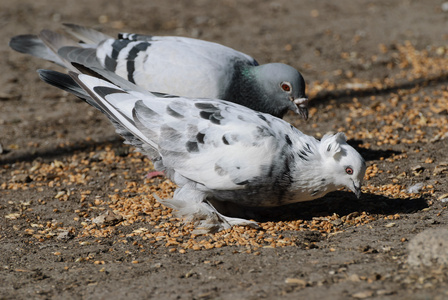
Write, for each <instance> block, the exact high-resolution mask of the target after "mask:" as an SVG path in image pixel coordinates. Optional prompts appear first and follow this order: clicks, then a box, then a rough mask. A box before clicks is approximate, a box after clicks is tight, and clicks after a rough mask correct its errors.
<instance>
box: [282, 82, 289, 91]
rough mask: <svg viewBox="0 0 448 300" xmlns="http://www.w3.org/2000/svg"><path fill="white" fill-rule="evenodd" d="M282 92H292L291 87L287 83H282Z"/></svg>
mask: <svg viewBox="0 0 448 300" xmlns="http://www.w3.org/2000/svg"><path fill="white" fill-rule="evenodd" d="M282 90H284V91H285V92H290V91H291V86H290V85H289V84H287V83H282Z"/></svg>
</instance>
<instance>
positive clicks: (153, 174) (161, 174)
mask: <svg viewBox="0 0 448 300" xmlns="http://www.w3.org/2000/svg"><path fill="white" fill-rule="evenodd" d="M159 176H165V172H161V171H153V172H149V173H148V174H146V176H145V177H146V178H147V179H152V178H154V177H159Z"/></svg>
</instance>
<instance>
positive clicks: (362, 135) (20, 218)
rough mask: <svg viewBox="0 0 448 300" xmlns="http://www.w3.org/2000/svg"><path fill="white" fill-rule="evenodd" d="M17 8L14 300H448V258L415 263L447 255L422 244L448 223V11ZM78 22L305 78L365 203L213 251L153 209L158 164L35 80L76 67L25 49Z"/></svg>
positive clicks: (270, 214)
mask: <svg viewBox="0 0 448 300" xmlns="http://www.w3.org/2000/svg"><path fill="white" fill-rule="evenodd" d="M0 3H1V10H0V24H1V32H2V34H1V43H0V53H1V56H0V57H1V58H0V59H1V61H0V66H1V70H2V72H1V73H0V87H1V88H0V146H1V149H0V253H1V254H0V299H25V298H32V299H62V298H63V299H123V298H137V299H263V298H264V299H279V298H282V299H302V298H307V299H351V298H353V299H448V285H447V282H448V278H447V277H448V276H447V268H446V265H445V266H444V265H443V264H442V263H441V262H443V256H444V255H445V258H447V257H448V254H447V253H446V252H447V248H445V249H442V250H441V251H438V253H437V254H435V255H436V256H437V255H439V256H440V257H441V258H439V260H437V257H436V256H435V257H432V259H430V263H429V264H428V266H425V267H423V266H418V263H415V261H410V260H408V257H409V256H410V255H411V252H412V251H414V252H413V255H414V256H415V255H416V256H417V257H420V256H421V255H424V254H430V252H431V251H429V250H427V251H428V252H426V253H423V254H421V255H420V254H419V253H415V251H419V250H418V249H416V248H415V247H414V248H412V247H411V246H410V244H411V242H412V241H413V239H414V237H415V236H416V235H417V234H419V233H420V232H425V233H424V234H426V232H428V237H429V235H430V231H425V230H430V229H434V228H438V229H447V224H448V212H447V209H446V208H447V203H448V202H447V201H446V199H447V198H448V195H447V193H448V188H447V184H448V180H447V173H448V149H447V146H448V143H447V141H448V133H447V132H448V122H447V115H448V88H447V82H448V47H447V45H446V44H447V40H448V26H447V25H448V11H444V10H443V9H442V7H443V3H444V1H443V0H428V1H414V0H397V1H386V0H377V1H369V0H362V1H348V0H339V1H330V0H328V1H327V0H321V1H313V0H300V1H299V0H296V1H287V0H278V1H255V0H249V1H234V0H217V1H205V0H194V1H167V0H154V1H143V0H138V1H132V2H129V1H115V0H112V1H111V0H109V1H103V0H101V1H85V0H79V1H50V0H42V1H31V0H21V1H16V0H1V1H0ZM64 22H68V23H75V24H81V25H85V26H90V27H94V28H96V29H99V30H102V31H104V32H106V33H109V34H112V35H114V34H116V33H117V32H138V33H147V34H155V35H182V36H189V37H196V38H201V39H205V40H209V41H215V42H218V43H222V44H224V45H227V46H230V47H233V48H236V49H238V50H240V51H243V52H246V53H248V54H251V55H252V56H254V57H256V58H257V60H258V61H259V62H261V63H266V62H284V63H288V64H290V65H292V66H294V67H295V68H297V69H298V70H300V71H301V73H302V74H303V76H304V77H305V80H306V82H307V85H308V88H307V90H308V94H309V96H310V99H311V104H310V105H311V109H310V115H311V117H310V119H309V120H308V121H307V122H305V121H303V120H299V119H298V118H297V117H296V116H293V115H288V116H287V118H286V119H287V120H288V121H289V122H291V123H293V124H294V125H295V126H296V127H297V128H299V129H300V130H301V131H303V132H305V133H307V134H310V135H314V136H316V137H320V136H322V135H323V134H324V133H326V132H328V131H337V130H342V131H345V132H346V133H347V136H348V138H349V139H350V143H351V144H352V145H353V146H355V147H357V148H358V150H359V151H360V153H361V154H362V155H363V156H364V158H365V159H366V161H367V165H368V167H369V168H368V172H367V175H366V181H365V184H364V188H363V195H362V197H361V198H360V199H356V197H355V196H354V195H353V194H352V193H350V192H347V191H338V192H335V193H331V194H329V195H327V196H326V197H324V198H323V199H319V200H316V201H313V202H309V203H299V204H295V205H290V206H288V207H286V208H285V207H283V208H276V209H272V210H252V211H250V210H243V211H244V214H246V216H248V217H251V218H254V219H256V220H257V221H260V222H262V223H261V227H262V228H261V229H259V230H254V229H248V228H244V227H241V228H234V229H233V230H229V231H227V232H224V233H220V234H215V235H212V234H210V235H205V236H196V235H195V234H193V233H192V232H191V228H190V227H188V225H187V226H183V225H182V224H181V223H180V222H179V220H176V219H175V218H173V217H172V216H171V212H170V210H168V209H166V208H164V207H161V206H160V205H158V204H156V203H155V202H154V201H153V199H152V198H151V197H152V196H151V194H152V193H153V192H157V193H161V195H169V193H170V192H172V189H173V186H172V184H171V183H170V182H168V181H167V180H165V179H164V178H158V179H156V180H147V179H145V178H144V177H145V174H146V173H147V172H148V171H149V170H150V169H151V165H150V162H149V161H148V160H147V159H145V158H144V157H143V156H141V155H139V154H137V153H134V152H133V151H132V149H130V148H129V147H127V146H124V145H122V141H121V139H120V138H119V137H118V136H117V135H116V134H115V133H114V130H113V127H112V126H111V125H110V124H109V122H108V121H107V119H106V118H105V117H104V116H102V115H101V114H100V113H99V112H97V111H95V110H94V109H92V108H91V107H89V106H88V105H87V104H85V103H83V102H82V101H80V100H77V99H74V97H72V96H70V95H67V94H66V93H64V92H62V91H59V90H57V89H55V88H53V87H50V86H47V85H46V84H44V83H43V82H41V81H40V80H39V79H38V76H37V74H36V72H35V70H36V69H39V68H51V69H58V68H57V67H56V66H54V65H52V64H51V63H48V62H43V61H40V60H38V59H34V58H31V57H28V56H26V55H22V54H19V53H15V52H13V51H12V50H11V49H9V47H8V46H7V44H8V41H9V39H10V38H11V37H12V36H14V35H17V34H25V33H33V34H37V33H38V32H39V31H40V30H41V29H43V28H47V29H52V30H59V29H60V28H61V23H64ZM410 187H413V188H414V190H409V188H410ZM412 192H413V193H412ZM436 238H437V236H436ZM428 241H429V239H428ZM443 242H445V241H441V242H440V243H439V244H440V245H442V244H443ZM426 246H427V247H428V249H431V244H430V243H429V242H428V245H426ZM419 255H420V256H419ZM445 262H446V263H448V258H447V259H446V260H445Z"/></svg>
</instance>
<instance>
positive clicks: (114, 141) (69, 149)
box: [0, 135, 123, 166]
mask: <svg viewBox="0 0 448 300" xmlns="http://www.w3.org/2000/svg"><path fill="white" fill-rule="evenodd" d="M108 145H111V146H112V147H114V148H121V147H123V138H121V137H120V136H118V135H117V136H108V137H105V138H103V139H101V140H98V141H87V140H83V141H77V142H75V143H73V144H72V145H68V146H49V147H40V148H39V149H32V150H30V149H25V150H7V151H6V152H5V153H3V154H2V155H1V156H0V166H2V165H7V164H12V163H16V162H30V161H33V160H35V159H37V158H39V159H43V160H53V159H56V158H60V157H64V156H67V155H72V154H73V153H75V152H77V151H86V150H91V149H92V150H93V149H95V148H96V147H98V146H108Z"/></svg>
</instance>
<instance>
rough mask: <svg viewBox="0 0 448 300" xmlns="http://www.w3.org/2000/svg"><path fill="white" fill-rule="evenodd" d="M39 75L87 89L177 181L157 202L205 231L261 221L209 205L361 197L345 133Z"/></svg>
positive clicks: (355, 156)
mask: <svg viewBox="0 0 448 300" xmlns="http://www.w3.org/2000/svg"><path fill="white" fill-rule="evenodd" d="M39 74H40V76H41V78H42V79H43V80H44V81H47V82H49V83H51V84H53V85H56V86H58V85H59V86H60V87H63V85H65V84H68V85H72V84H73V83H74V82H76V83H77V84H78V86H80V87H82V89H83V90H84V91H85V92H87V93H88V94H89V95H90V97H91V98H90V100H89V101H91V102H89V103H90V104H92V105H93V106H95V107H96V108H98V109H99V110H101V111H102V112H103V113H104V114H106V115H107V116H108V117H109V119H110V120H111V121H112V123H113V124H114V125H115V127H116V129H117V133H119V134H120V135H122V136H123V137H124V138H125V139H126V141H127V143H129V144H132V145H134V146H135V147H137V149H139V151H141V152H142V153H144V154H146V155H147V156H148V157H149V158H150V159H151V160H152V161H153V162H154V166H155V168H156V170H158V171H163V172H165V174H166V176H167V177H168V178H170V179H171V180H173V181H174V182H175V183H176V184H177V185H178V188H177V190H176V191H175V193H174V197H173V198H172V199H163V200H162V199H159V201H160V202H161V203H162V204H164V205H166V206H168V207H171V208H173V209H174V210H175V211H177V214H178V216H180V217H183V218H184V219H185V220H186V221H192V222H194V223H195V224H196V225H197V226H198V227H199V228H201V229H202V232H214V231H219V230H222V229H226V228H230V227H231V226H233V225H252V226H255V225H256V223H255V222H253V221H249V220H245V219H239V218H232V217H228V216H224V215H222V214H221V213H219V212H218V211H217V210H216V209H215V208H214V207H213V206H212V204H211V202H216V201H218V202H219V201H222V202H233V203H238V204H240V205H243V206H251V207H273V206H280V205H285V204H289V203H294V202H301V201H309V200H313V199H316V198H320V197H322V196H324V195H325V194H327V193H329V192H331V191H335V190H337V189H339V188H341V187H346V188H348V189H350V190H351V191H353V192H354V193H355V194H356V195H357V196H358V197H359V196H360V195H361V183H362V180H363V177H364V174H365V171H366V165H365V162H364V159H363V158H362V157H361V155H360V154H359V153H358V152H357V151H356V150H355V149H354V148H353V147H351V146H350V145H348V144H347V142H346V137H345V135H344V133H336V134H328V135H325V136H324V137H323V138H322V140H321V141H318V140H316V139H315V138H313V137H311V136H308V135H305V134H303V133H302V132H300V131H299V130H297V129H296V128H295V127H293V126H292V125H290V124H288V123H287V122H285V121H283V120H281V119H279V118H276V117H273V116H272V115H269V114H265V113H260V112H256V111H253V110H251V109H249V108H247V107H244V106H241V105H238V104H235V103H231V102H228V101H223V100H212V99H189V98H183V97H165V98H160V97H157V96H155V95H154V94H152V93H149V92H147V91H146V90H144V89H141V88H139V87H136V86H134V85H133V84H132V83H129V82H127V81H125V80H122V82H120V85H121V87H118V86H116V85H114V84H111V83H110V82H106V81H104V80H102V79H100V78H97V77H92V76H90V75H85V74H81V75H79V74H76V73H74V72H70V76H72V78H73V80H74V81H72V82H70V81H67V78H66V76H68V75H66V74H61V73H58V72H54V71H47V70H40V71H39ZM58 74H59V75H60V76H62V77H61V78H59V79H58ZM101 77H103V78H107V73H103V74H102V75H101ZM108 79H109V78H108ZM111 81H115V82H118V81H116V79H115V78H113V80H111ZM63 88H64V89H67V90H71V89H72V87H70V86H69V87H63ZM78 92H79V91H78Z"/></svg>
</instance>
